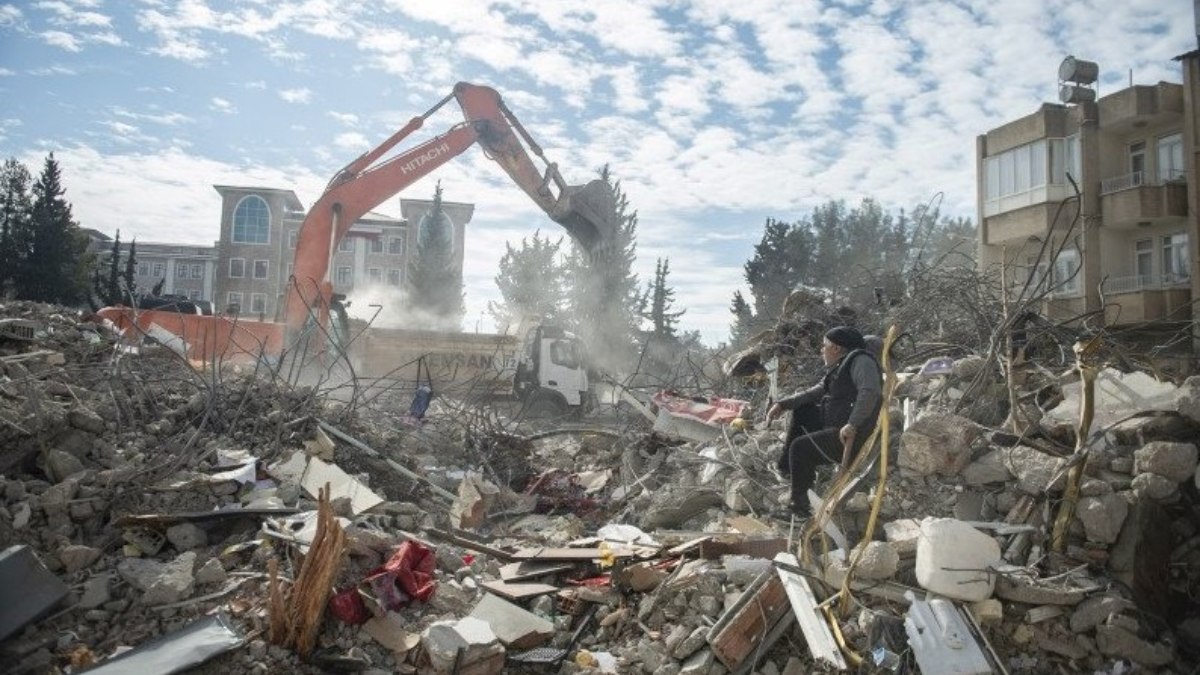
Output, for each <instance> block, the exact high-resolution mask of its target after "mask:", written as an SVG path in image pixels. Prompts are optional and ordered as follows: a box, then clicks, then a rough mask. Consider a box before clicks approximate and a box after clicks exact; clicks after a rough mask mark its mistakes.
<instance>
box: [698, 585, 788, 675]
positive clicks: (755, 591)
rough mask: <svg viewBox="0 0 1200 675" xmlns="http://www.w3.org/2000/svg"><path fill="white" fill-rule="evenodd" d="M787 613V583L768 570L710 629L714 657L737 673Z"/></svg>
mask: <svg viewBox="0 0 1200 675" xmlns="http://www.w3.org/2000/svg"><path fill="white" fill-rule="evenodd" d="M787 611H788V601H787V594H786V593H785V592H784V588H783V583H782V582H781V581H780V580H779V577H778V576H777V575H776V574H775V573H774V572H773V571H772V570H769V569H768V570H766V571H764V572H763V573H762V574H761V575H759V577H758V578H757V579H755V580H754V582H753V583H752V584H751V585H750V587H749V588H747V589H746V592H745V593H743V594H742V597H741V599H740V600H738V602H737V603H736V604H734V605H733V607H730V608H729V609H728V610H726V611H725V613H724V614H722V615H721V617H720V618H719V619H717V623H716V624H715V625H713V627H712V629H710V630H709V632H708V644H709V646H711V647H712V652H713V655H714V656H716V657H717V659H718V660H719V661H720V662H721V663H723V664H724V665H725V667H726V668H728V669H730V670H733V671H736V670H737V669H738V668H739V667H740V666H741V665H742V664H743V662H744V661H745V660H746V659H747V658H748V657H750V656H751V655H752V654H753V653H754V652H755V651H756V650H757V649H758V648H759V646H760V645H761V644H762V643H763V642H764V639H765V638H766V637H767V635H768V632H769V630H770V629H771V627H772V626H774V625H775V624H776V622H778V621H779V620H780V619H781V618H783V616H784V614H786V613H787Z"/></svg>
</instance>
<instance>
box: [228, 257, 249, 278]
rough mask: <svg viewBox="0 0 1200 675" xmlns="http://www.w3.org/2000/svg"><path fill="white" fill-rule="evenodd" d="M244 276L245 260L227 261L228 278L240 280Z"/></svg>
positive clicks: (233, 259)
mask: <svg viewBox="0 0 1200 675" xmlns="http://www.w3.org/2000/svg"><path fill="white" fill-rule="evenodd" d="M244 276H246V259H245V258H230V259H229V278H230V279H241V278H242V277H244Z"/></svg>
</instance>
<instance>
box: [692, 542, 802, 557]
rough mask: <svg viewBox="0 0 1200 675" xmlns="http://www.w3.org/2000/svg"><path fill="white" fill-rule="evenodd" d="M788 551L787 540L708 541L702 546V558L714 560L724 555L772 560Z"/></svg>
mask: <svg viewBox="0 0 1200 675" xmlns="http://www.w3.org/2000/svg"><path fill="white" fill-rule="evenodd" d="M786 550H787V539H785V538H784V537H774V538H771V539H744V540H742V541H736V542H723V541H715V540H714V541H706V542H702V543H701V544H700V557H702V558H706V559H708V560H712V559H713V558H720V557H721V556H723V555H748V556H750V557H752V558H765V559H767V560H770V559H771V558H774V557H775V555H776V554H778V553H783V552H784V551H786Z"/></svg>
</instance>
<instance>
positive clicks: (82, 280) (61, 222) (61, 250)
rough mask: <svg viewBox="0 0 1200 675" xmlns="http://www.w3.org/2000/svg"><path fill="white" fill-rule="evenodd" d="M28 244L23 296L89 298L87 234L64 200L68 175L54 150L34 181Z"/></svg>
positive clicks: (19, 288) (20, 285) (66, 300)
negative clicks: (65, 181)
mask: <svg viewBox="0 0 1200 675" xmlns="http://www.w3.org/2000/svg"><path fill="white" fill-rule="evenodd" d="M32 193H33V203H32V208H31V209H30V215H29V221H30V222H29V226H30V231H29V235H28V247H27V248H25V246H24V241H23V240H24V238H25V236H24V235H22V237H21V239H22V241H21V242H20V244H19V245H20V248H22V249H24V251H25V253H24V259H23V261H22V262H21V263H20V264H18V266H17V274H16V279H15V287H16V292H17V296H18V297H21V298H24V299H26V300H36V301H40V302H53V303H59V304H64V305H71V304H76V303H79V302H81V301H82V300H84V299H85V298H86V297H87V288H88V269H89V260H88V256H87V237H86V236H85V235H84V234H83V232H81V231H80V229H79V225H78V224H77V223H76V222H75V220H74V218H73V217H72V216H71V205H70V204H69V203H68V202H67V200H66V199H65V198H64V195H65V194H66V190H65V188H64V187H63V185H62V173H61V171H60V170H59V168H58V162H57V161H56V160H55V159H54V154H53V153H51V154H50V155H49V156H48V157H47V158H46V163H45V165H44V166H43V168H42V173H41V174H40V175H39V176H38V178H37V180H36V181H35V182H34V184H33V191H32Z"/></svg>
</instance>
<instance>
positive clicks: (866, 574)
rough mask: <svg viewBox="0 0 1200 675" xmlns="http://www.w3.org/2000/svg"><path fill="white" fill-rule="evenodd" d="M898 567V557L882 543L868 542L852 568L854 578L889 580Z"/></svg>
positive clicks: (893, 550)
mask: <svg viewBox="0 0 1200 675" xmlns="http://www.w3.org/2000/svg"><path fill="white" fill-rule="evenodd" d="M899 566H900V555H899V554H898V553H896V550H895V549H893V548H892V547H891V546H889V545H888V544H887V543H885V542H882V541H869V542H867V544H866V546H865V548H863V551H862V554H861V555H860V556H859V558H858V565H857V566H856V567H855V568H854V574H855V576H857V577H859V578H861V579H872V580H879V579H891V578H892V577H894V576H895V575H896V569H897V568H898V567H899Z"/></svg>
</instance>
